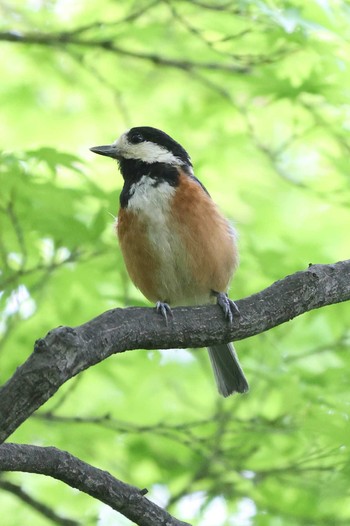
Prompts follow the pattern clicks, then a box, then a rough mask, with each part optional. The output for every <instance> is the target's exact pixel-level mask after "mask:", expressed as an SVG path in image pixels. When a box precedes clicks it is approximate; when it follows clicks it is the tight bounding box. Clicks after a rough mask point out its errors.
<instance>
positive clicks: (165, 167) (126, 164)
mask: <svg viewBox="0 0 350 526" xmlns="http://www.w3.org/2000/svg"><path fill="white" fill-rule="evenodd" d="M118 164H119V169H120V173H121V174H122V176H123V179H124V186H123V189H122V191H121V193H120V198H119V199H120V206H121V207H122V208H127V206H128V203H129V199H130V197H132V195H133V193H134V189H135V186H134V185H135V184H136V183H138V182H139V181H140V179H141V177H143V176H146V177H149V178H150V179H151V180H152V186H154V187H156V186H158V185H159V184H161V183H163V182H167V183H168V184H169V185H170V186H174V187H175V186H178V184H179V176H180V175H179V171H178V169H177V167H176V166H172V165H171V164H165V163H151V164H150V163H145V162H144V161H140V160H138V159H123V158H122V159H119V160H118Z"/></svg>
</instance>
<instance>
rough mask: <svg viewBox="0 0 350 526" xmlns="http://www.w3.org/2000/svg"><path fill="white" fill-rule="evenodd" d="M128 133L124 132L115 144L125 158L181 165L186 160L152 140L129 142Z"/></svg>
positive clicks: (150, 162)
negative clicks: (136, 142)
mask: <svg viewBox="0 0 350 526" xmlns="http://www.w3.org/2000/svg"><path fill="white" fill-rule="evenodd" d="M127 133H128V132H125V133H123V135H122V136H121V137H119V139H117V140H116V141H115V142H114V143H113V145H114V146H115V147H116V148H117V149H118V150H119V151H120V154H121V155H122V157H124V158H125V159H139V160H140V161H143V162H145V163H149V164H152V163H166V164H171V165H177V166H178V165H181V164H184V162H183V161H182V160H181V159H180V158H179V157H176V155H174V154H172V153H171V152H169V150H167V149H166V148H162V146H159V144H155V143H153V142H150V141H143V142H140V143H138V144H131V143H130V142H128V139H127Z"/></svg>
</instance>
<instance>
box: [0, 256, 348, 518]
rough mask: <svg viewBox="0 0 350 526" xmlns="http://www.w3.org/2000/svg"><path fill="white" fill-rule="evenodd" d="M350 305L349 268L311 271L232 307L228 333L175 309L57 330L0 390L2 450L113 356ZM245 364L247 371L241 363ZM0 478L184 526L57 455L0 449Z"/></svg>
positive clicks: (204, 341)
mask: <svg viewBox="0 0 350 526" xmlns="http://www.w3.org/2000/svg"><path fill="white" fill-rule="evenodd" d="M349 299H350V260H348V261H342V262H339V263H336V264H334V265H310V267H309V268H308V269H307V270H305V271H303V272H297V273H296V274H293V275H291V276H287V277H286V278H284V279H283V280H280V281H277V282H276V283H274V284H273V285H271V286H270V287H268V288H267V289H265V290H263V291H261V292H259V293H257V294H254V295H252V296H250V297H249V298H245V299H243V300H240V301H238V302H237V305H238V307H239V310H240V316H239V317H236V318H235V320H234V323H233V324H232V325H230V324H229V323H227V321H226V320H225V319H224V316H223V313H222V311H221V310H220V308H219V307H218V306H213V305H210V306H202V307H191V308H190V307H186V308H185V307H178V308H176V309H174V310H173V317H170V319H169V323H168V324H167V325H166V324H165V323H164V320H163V318H162V317H161V316H159V314H157V313H156V311H155V310H154V309H147V308H128V309H113V310H110V311H107V312H105V313H104V314H102V315H101V316H98V317H97V318H94V319H93V320H91V321H89V322H87V323H85V324H84V325H81V326H79V327H75V328H71V327H58V328H57V329H53V330H51V331H50V332H49V333H48V334H47V335H46V336H45V337H44V338H42V339H39V340H37V341H36V342H35V347H34V352H33V353H32V354H31V355H30V356H29V358H28V360H27V361H26V362H25V363H24V364H23V365H22V366H21V367H19V368H18V369H17V371H16V372H15V374H14V375H13V376H12V378H10V379H9V380H8V382H7V383H6V384H5V385H4V386H3V387H2V388H1V389H0V443H1V442H3V441H4V440H6V438H7V437H8V436H10V435H11V433H13V431H15V429H17V427H18V426H19V425H20V424H21V423H22V422H24V421H25V420H26V419H27V418H28V417H29V416H30V415H31V414H32V413H33V411H35V410H36V409H38V408H39V407H40V406H41V405H42V404H43V403H44V402H46V400H48V399H49V398H50V397H51V396H53V394H54V393H55V392H56V391H57V389H58V388H59V387H60V386H61V385H62V384H63V383H64V382H66V381H67V380H69V379H70V378H72V376H75V375H76V374H78V373H79V372H81V371H83V370H85V369H87V368H88V367H90V366H92V365H94V364H96V363H98V362H100V361H102V360H104V359H105V358H107V357H108V356H111V355H112V354H115V353H120V352H124V351H127V350H133V349H159V348H161V349H168V348H173V347H180V348H181V347H203V346H210V345H213V344H217V343H226V342H228V341H232V340H241V339H244V338H248V337H249V336H253V335H255V334H259V333H261V332H264V331H266V330H268V329H271V328H272V327H275V326H277V325H280V324H281V323H284V322H286V321H289V320H291V319H292V318H294V317H296V316H299V315H300V314H302V313H304V312H307V311H310V310H312V309H317V308H319V307H323V306H325V305H331V304H333V303H340V302H342V301H346V300H349ZM241 358H242V362H243V363H244V357H241ZM0 470H2V471H29V472H32V473H41V474H46V475H49V476H52V477H55V478H57V479H59V480H62V481H63V482H65V483H67V484H69V485H70V486H72V487H75V488H78V489H80V490H81V491H84V492H86V493H88V494H89V495H92V496H94V497H96V498H98V499H100V500H101V501H102V502H105V503H106V504H108V505H110V506H111V507H112V508H114V509H115V510H118V511H120V512H121V513H122V514H123V515H125V516H126V517H128V518H130V519H131V520H133V521H134V522H135V523H136V524H139V525H141V526H143V525H145V526H148V525H153V526H157V525H158V524H159V525H163V526H166V525H169V526H172V525H181V524H182V525H183V524H185V523H182V522H179V521H177V520H176V519H174V518H173V517H171V516H170V515H169V514H168V513H167V512H165V511H164V510H162V509H161V508H159V507H158V506H156V505H155V504H153V503H152V502H150V501H149V500H148V499H146V498H145V497H144V494H143V492H142V491H140V490H138V489H136V488H133V487H132V486H129V485H127V484H125V483H123V482H121V481H119V480H117V479H115V478H114V477H112V476H111V475H110V474H109V473H107V472H104V471H101V470H99V469H97V468H94V467H92V466H90V465H88V464H85V463H84V462H82V461H81V460H79V459H77V458H75V457H73V456H72V455H70V454H69V453H66V452H63V451H59V450H57V449H55V448H40V447H35V446H26V445H16V444H2V445H0Z"/></svg>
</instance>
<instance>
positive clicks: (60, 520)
mask: <svg viewBox="0 0 350 526" xmlns="http://www.w3.org/2000/svg"><path fill="white" fill-rule="evenodd" d="M0 489H2V490H4V491H8V492H9V493H12V495H15V496H16V497H18V498H19V499H20V500H21V501H23V502H25V504H28V505H29V506H30V507H31V508H33V509H34V510H35V511H37V512H38V513H40V514H41V515H43V516H44V517H46V518H47V519H49V520H50V521H52V522H54V523H55V524H58V525H59V526H80V524H81V523H80V522H78V521H75V520H72V519H66V518H65V517H61V516H60V515H58V514H57V513H56V512H54V511H53V510H52V509H51V508H49V506H46V504H43V503H42V502H39V501H38V500H36V499H34V498H33V497H31V496H30V495H29V494H28V493H26V492H25V491H24V490H23V489H22V488H21V487H20V486H17V484H13V483H12V482H8V481H6V480H0Z"/></svg>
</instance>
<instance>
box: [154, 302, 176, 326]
mask: <svg viewBox="0 0 350 526" xmlns="http://www.w3.org/2000/svg"><path fill="white" fill-rule="evenodd" d="M156 310H157V312H159V314H161V315H162V316H163V318H164V320H165V324H166V325H168V315H169V316H171V317H172V316H173V311H172V310H171V308H170V305H168V304H167V303H165V302H163V301H157V303H156Z"/></svg>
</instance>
